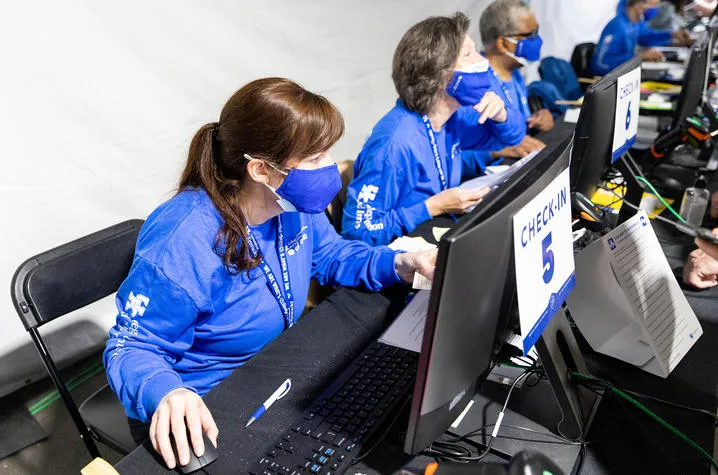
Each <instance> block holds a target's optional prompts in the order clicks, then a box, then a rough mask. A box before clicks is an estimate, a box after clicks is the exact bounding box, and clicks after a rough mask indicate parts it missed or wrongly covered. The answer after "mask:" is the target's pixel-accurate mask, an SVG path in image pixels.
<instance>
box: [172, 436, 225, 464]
mask: <svg viewBox="0 0 718 475" xmlns="http://www.w3.org/2000/svg"><path fill="white" fill-rule="evenodd" d="M202 437H203V438H204V455H202V456H201V457H197V455H196V454H195V453H194V449H193V448H192V447H191V446H192V442H191V439H190V435H189V429H187V441H188V442H189V444H190V450H189V463H188V464H187V465H180V461H179V454H178V453H177V445H176V444H175V438H174V436H173V435H172V433H170V443H171V444H172V452H173V453H174V455H175V461H176V462H177V465H175V470H177V471H179V472H180V473H193V472H196V471H197V470H199V469H200V468H203V467H206V466H207V465H209V464H211V463H212V462H214V461H215V460H217V457H218V454H217V449H216V448H215V446H214V444H212V441H211V440H209V437H207V434H206V433H205V432H204V431H202Z"/></svg>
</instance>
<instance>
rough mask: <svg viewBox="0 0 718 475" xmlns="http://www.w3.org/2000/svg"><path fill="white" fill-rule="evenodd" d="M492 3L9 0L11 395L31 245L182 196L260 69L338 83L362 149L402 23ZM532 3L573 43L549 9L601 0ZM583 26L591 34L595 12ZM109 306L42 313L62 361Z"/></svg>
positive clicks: (311, 84)
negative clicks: (235, 98) (182, 181)
mask: <svg viewBox="0 0 718 475" xmlns="http://www.w3.org/2000/svg"><path fill="white" fill-rule="evenodd" d="M488 3H489V2H488V0H447V1H442V2H437V1H426V0H416V1H411V2H409V1H400V0H393V1H390V0H371V1H361V2H358V1H355V2H337V1H331V0H317V1H312V2H295V1H291V0H278V1H275V2H259V1H255V2H250V1H246V0H243V1H239V0H231V1H230V0H225V1H219V0H213V1H199V0H194V1H191V0H153V1H139V0H131V1H128V2H110V1H107V0H104V1H89V0H65V1H64V2H51V1H49V0H27V1H24V2H13V3H9V4H6V5H4V6H3V8H2V10H3V11H2V15H0V57H2V58H3V72H2V74H0V104H1V106H0V130H2V135H3V151H2V154H3V157H2V163H3V173H2V174H0V216H2V219H3V222H4V223H5V224H4V225H3V226H2V229H3V233H2V235H1V236H0V244H1V245H2V249H3V252H2V253H0V289H4V290H2V292H0V315H1V316H2V319H3V320H2V321H3V322H4V325H3V330H4V331H3V332H2V333H1V334H0V396H1V395H4V394H7V393H9V392H11V391H13V390H15V389H17V388H18V387H20V386H22V385H24V384H27V383H28V382H30V381H32V380H35V379H37V378H39V377H42V376H44V372H43V370H42V366H41V363H40V360H39V357H38V356H37V355H36V353H35V351H34V349H33V348H32V347H31V346H30V340H29V338H28V337H27V334H26V333H25V331H24V328H23V326H22V325H21V323H20V321H19V319H18V318H17V316H16V314H15V311H14V309H13V306H12V303H11V301H10V298H9V292H8V290H9V288H10V281H11V278H12V275H13V272H14V270H15V269H16V268H17V266H18V265H19V264H20V263H21V262H22V261H23V260H25V259H26V258H28V257H30V256H32V255H34V254H37V253H39V252H42V251H45V250H47V249H49V248H51V247H54V246H57V245H60V244H62V243H65V242H67V241H70V240H72V239H76V238H78V237H81V236H83V235H86V234H89V233H91V232H94V231H96V230H99V229H101V228H104V227H107V226H110V225H112V224H115V223H117V222H120V221H122V220H125V219H130V218H138V217H140V218H143V217H146V216H147V215H148V214H149V213H150V212H151V211H152V209H153V208H154V207H156V206H157V205H158V204H159V203H161V202H162V201H164V200H166V199H167V198H169V197H170V196H171V195H172V193H173V190H174V188H175V186H176V182H177V178H178V176H179V173H180V171H181V168H182V166H183V163H184V160H185V158H186V153H187V148H188V146H189V142H190V140H191V138H192V136H193V134H194V132H195V131H196V130H197V128H198V127H199V126H200V125H202V124H204V123H206V122H210V121H214V120H217V118H218V115H219V111H220V110H221V107H222V105H223V104H224V102H225V101H226V100H227V98H228V97H229V96H230V95H231V94H232V93H233V92H234V91H235V90H236V89H237V88H239V87H240V86H241V85H243V84H245V83H246V82H248V81H250V80H252V79H255V78H258V77H264V76H283V77H288V78H291V79H294V80H297V81H298V82H300V83H301V84H302V85H304V86H305V87H307V88H308V89H310V90H312V91H315V92H319V93H321V94H324V95H325V96H327V97H328V98H329V99H330V100H331V101H332V102H333V103H334V104H336V105H337V106H338V107H339V109H340V110H341V111H342V113H343V114H344V118H345V121H346V126H347V127H346V134H345V136H344V138H343V139H342V140H341V141H340V142H339V143H338V144H337V145H336V146H335V147H334V149H333V150H332V153H333V157H334V158H335V159H336V160H342V159H347V158H354V157H355V156H356V154H357V153H358V151H359V150H360V148H361V145H362V143H363V141H364V140H365V139H366V137H367V136H368V134H369V132H370V131H371V127H372V125H373V124H374V123H375V122H376V120H377V119H378V118H379V117H380V116H381V115H382V114H384V113H385V112H386V111H387V110H388V109H389V108H390V107H391V106H392V104H393V102H394V100H395V92H394V88H393V85H392V83H391V77H390V68H391V57H392V54H393V51H394V47H395V46H396V43H397V42H398V40H399V38H400V37H401V35H402V34H403V32H404V31H405V30H406V29H407V28H408V27H409V26H410V25H411V24H413V23H415V22H417V21H419V20H421V19H423V18H425V17H427V16H430V15H437V14H450V13H452V12H454V11H457V10H461V11H464V12H466V13H467V14H468V15H469V16H470V18H472V20H473V22H472V30H471V33H472V36H473V37H474V38H475V39H478V32H477V25H476V23H477V19H478V15H479V13H480V12H481V11H482V10H483V7H484V6H485V5H486V4H488ZM533 3H534V6H535V8H539V5H541V4H545V5H544V6H543V7H541V8H543V10H541V11H543V12H546V14H545V16H542V17H541V20H542V23H543V28H542V34H544V35H546V36H547V38H556V43H557V44H558V43H559V41H560V42H565V43H566V44H567V45H569V44H572V41H573V39H572V38H573V37H572V36H561V35H560V33H555V31H558V30H562V29H570V30H571V31H574V30H575V29H576V28H579V27H577V22H576V18H575V17H574V16H573V14H568V13H567V14H563V13H562V14H560V15H558V14H557V15H556V18H557V19H558V21H560V24H559V23H557V21H556V20H555V19H554V17H553V16H552V15H553V14H554V13H552V12H553V11H554V10H555V11H558V12H562V11H564V10H566V11H571V10H572V9H574V8H575V5H576V4H585V6H586V8H588V6H589V5H594V6H595V4H597V3H603V2H595V1H594V2H590V1H588V0H585V1H580V0H544V1H543V2H539V1H538V0H534V2H533ZM607 3H613V2H607ZM549 5H555V7H553V10H552V8H551V7H550V6H549ZM614 8H615V7H614ZM582 11H584V12H585V11H587V10H586V9H584V10H582ZM589 16H590V15H589ZM566 31H568V30H566ZM598 32H600V27H599V28H598ZM580 33H586V30H585V28H584V27H580ZM594 36H595V37H596V38H597V37H598V34H597V33H595V35H594ZM547 46H548V41H547ZM113 306H114V303H113V300H112V298H108V299H106V300H105V301H103V302H102V303H101V304H100V305H94V306H91V308H88V309H83V310H81V311H79V312H77V314H76V315H74V316H72V317H70V318H67V319H61V320H59V321H56V322H53V323H52V324H50V325H47V326H46V327H43V329H42V333H43V334H44V335H48V342H49V344H50V346H51V351H52V352H53V354H55V356H56V357H57V358H58V359H60V360H61V361H65V362H66V363H67V362H69V361H72V360H75V359H77V358H79V357H82V356H84V355H85V354H87V351H90V350H94V351H96V350H97V349H98V348H100V347H101V346H102V344H103V341H104V339H105V338H106V335H107V330H108V328H109V327H110V326H111V325H112V323H113V322H114V316H115V311H114V308H113ZM83 348H84V349H87V351H81V349H83Z"/></svg>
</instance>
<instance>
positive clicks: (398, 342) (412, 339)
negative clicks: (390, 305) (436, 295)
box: [379, 290, 431, 353]
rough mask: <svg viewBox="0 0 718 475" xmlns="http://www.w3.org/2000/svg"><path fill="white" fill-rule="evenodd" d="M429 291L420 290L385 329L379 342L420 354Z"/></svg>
mask: <svg viewBox="0 0 718 475" xmlns="http://www.w3.org/2000/svg"><path fill="white" fill-rule="evenodd" d="M430 295H431V291H430V290H420V291H419V292H417V293H416V295H415V296H414V298H413V299H411V302H409V304H408V305H407V306H406V307H404V310H402V312H401V313H400V314H399V316H398V317H396V320H394V322H393V323H392V324H391V325H390V326H389V328H387V330H386V331H385V332H384V334H383V335H382V336H380V337H379V341H380V342H382V343H386V344H387V345H391V346H398V347H399V348H404V349H405V350H410V351H415V352H417V353H420V352H421V341H422V340H423V339H424V325H425V324H426V312H427V311H428V310H429V296H430Z"/></svg>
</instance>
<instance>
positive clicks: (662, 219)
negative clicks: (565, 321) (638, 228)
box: [598, 185, 683, 226]
mask: <svg viewBox="0 0 718 475" xmlns="http://www.w3.org/2000/svg"><path fill="white" fill-rule="evenodd" d="M598 187H599V188H601V189H602V190H606V191H608V192H609V193H613V194H614V195H616V196H617V197H619V198H621V199H622V200H623V196H621V195H619V194H618V193H616V192H615V191H613V190H612V189H611V188H608V187H606V186H603V185H598ZM623 203H624V204H627V205H628V206H630V207H631V208H633V209H635V210H636V211H640V210H641V208H639V207H638V206H636V205H634V204H633V203H631V202H629V201H625V200H624V201H623ZM646 214H647V215H648V216H650V217H651V218H654V219H657V220H659V221H663V222H665V223H668V224H670V225H671V226H675V224H676V223H675V222H673V221H671V220H670V219H667V218H664V217H663V216H659V215H657V214H653V213H649V212H648V211H646ZM679 216H680V215H679ZM681 219H683V218H681Z"/></svg>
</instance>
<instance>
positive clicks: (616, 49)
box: [591, 19, 635, 76]
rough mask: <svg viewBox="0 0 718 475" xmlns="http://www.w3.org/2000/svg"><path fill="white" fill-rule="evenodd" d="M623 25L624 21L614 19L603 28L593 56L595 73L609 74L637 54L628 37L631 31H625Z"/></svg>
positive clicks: (592, 68) (592, 65)
mask: <svg viewBox="0 0 718 475" xmlns="http://www.w3.org/2000/svg"><path fill="white" fill-rule="evenodd" d="M622 25H623V23H621V22H619V21H616V20H615V19H614V20H612V21H611V22H609V24H608V25H606V27H605V28H604V29H603V33H601V39H600V40H599V42H598V45H597V46H596V51H595V52H594V53H593V56H592V57H591V71H593V73H594V74H598V75H600V76H603V75H604V74H608V73H610V72H611V71H612V70H613V69H614V68H616V67H617V66H620V65H621V64H623V63H625V62H626V61H628V60H629V59H631V58H633V57H634V56H635V51H634V49H633V47H630V43H631V42H630V39H629V38H628V37H627V36H628V35H629V32H628V31H625V30H624V28H622Z"/></svg>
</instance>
